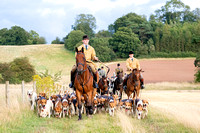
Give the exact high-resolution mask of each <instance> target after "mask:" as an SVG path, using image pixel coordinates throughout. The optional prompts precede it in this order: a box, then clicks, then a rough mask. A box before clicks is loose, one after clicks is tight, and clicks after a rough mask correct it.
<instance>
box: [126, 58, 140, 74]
mask: <svg viewBox="0 0 200 133" xmlns="http://www.w3.org/2000/svg"><path fill="white" fill-rule="evenodd" d="M126 67H127V71H130V70H132V69H135V68H137V69H140V63H139V61H138V60H137V59H136V58H133V61H132V60H131V58H128V59H127V60H126Z"/></svg>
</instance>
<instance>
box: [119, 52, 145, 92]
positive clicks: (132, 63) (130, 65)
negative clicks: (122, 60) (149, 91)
mask: <svg viewBox="0 0 200 133" xmlns="http://www.w3.org/2000/svg"><path fill="white" fill-rule="evenodd" d="M133 56H134V53H133V51H130V52H129V58H128V59H127V60H126V67H127V76H126V77H125V79H124V83H123V86H124V89H126V87H127V79H128V77H129V75H130V73H131V72H132V70H133V69H138V70H140V63H139V61H138V60H137V59H136V58H134V57H133ZM140 82H141V89H144V88H145V87H144V79H143V76H142V74H141V73H140Z"/></svg>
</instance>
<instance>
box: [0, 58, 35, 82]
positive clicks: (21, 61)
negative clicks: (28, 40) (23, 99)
mask: <svg viewBox="0 0 200 133" xmlns="http://www.w3.org/2000/svg"><path fill="white" fill-rule="evenodd" d="M0 74H1V75H2V79H3V80H0V81H1V83H5V81H9V82H10V83H12V84H16V83H18V84H19V83H21V82H22V80H24V81H25V82H30V81H32V76H33V75H35V69H34V66H32V65H31V64H30V62H29V60H28V58H26V57H22V58H16V59H15V60H14V61H12V62H10V63H1V64H0Z"/></svg>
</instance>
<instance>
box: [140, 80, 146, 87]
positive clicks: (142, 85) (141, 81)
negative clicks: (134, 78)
mask: <svg viewBox="0 0 200 133" xmlns="http://www.w3.org/2000/svg"><path fill="white" fill-rule="evenodd" d="M140 83H141V89H144V88H145V87H144V79H143V78H141V79H140Z"/></svg>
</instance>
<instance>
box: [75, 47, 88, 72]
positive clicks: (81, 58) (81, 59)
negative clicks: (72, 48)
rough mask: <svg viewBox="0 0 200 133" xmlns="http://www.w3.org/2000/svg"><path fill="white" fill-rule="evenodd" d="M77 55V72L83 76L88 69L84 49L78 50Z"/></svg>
mask: <svg viewBox="0 0 200 133" xmlns="http://www.w3.org/2000/svg"><path fill="white" fill-rule="evenodd" d="M76 53H77V54H76V65H77V72H78V74H82V73H83V72H85V71H86V69H85V67H87V65H86V59H85V54H84V49H83V47H82V49H81V50H80V51H78V48H76Z"/></svg>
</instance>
